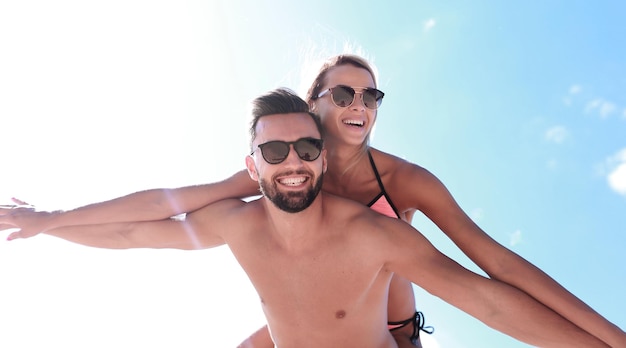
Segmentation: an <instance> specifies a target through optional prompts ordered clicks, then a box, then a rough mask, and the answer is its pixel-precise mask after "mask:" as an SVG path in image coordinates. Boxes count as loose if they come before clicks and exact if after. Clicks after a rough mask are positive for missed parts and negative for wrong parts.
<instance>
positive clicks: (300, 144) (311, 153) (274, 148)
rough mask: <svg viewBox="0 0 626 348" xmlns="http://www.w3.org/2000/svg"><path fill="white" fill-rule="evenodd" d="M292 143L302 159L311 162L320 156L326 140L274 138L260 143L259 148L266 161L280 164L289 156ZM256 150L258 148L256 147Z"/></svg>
mask: <svg viewBox="0 0 626 348" xmlns="http://www.w3.org/2000/svg"><path fill="white" fill-rule="evenodd" d="M292 144H293V148H294V149H295V150H296V153H297V154H298V157H300V159H302V160H303V161H308V162H311V161H315V160H316V159H317V158H318V157H319V156H320V153H322V148H323V144H324V142H323V141H322V139H315V138H301V139H298V140H296V141H280V140H274V141H268V142H267V143H264V144H260V145H259V146H258V147H257V149H261V155H263V159H264V160H265V162H267V163H269V164H278V163H281V162H282V161H284V160H285V159H286V158H287V156H289V151H290V150H291V145H292ZM254 151H256V149H254ZM254 151H252V153H250V155H252V154H253V153H254Z"/></svg>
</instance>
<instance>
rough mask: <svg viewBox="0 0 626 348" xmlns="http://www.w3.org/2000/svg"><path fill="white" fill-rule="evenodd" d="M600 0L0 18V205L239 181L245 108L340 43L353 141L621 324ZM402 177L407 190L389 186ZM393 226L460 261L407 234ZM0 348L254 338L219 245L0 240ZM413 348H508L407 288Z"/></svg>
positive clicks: (613, 41)
mask: <svg viewBox="0 0 626 348" xmlns="http://www.w3.org/2000/svg"><path fill="white" fill-rule="evenodd" d="M624 11H626V5H623V4H621V3H620V2H617V1H595V2H593V3H592V2H588V1H550V2H547V3H542V2H539V1H531V2H527V1H513V2H506V3H501V4H497V3H495V2H488V1H473V2H469V1H448V2H434V1H432V2H427V1H414V2H412V3H410V4H409V2H401V1H388V2H384V3H381V2H379V1H377V2H374V1H359V2H350V1H346V2H340V3H339V2H335V1H331V0H321V1H317V2H315V3H312V4H311V5H296V4H294V3H293V2H290V1H266V2H257V1H243V0H235V1H211V2H205V1H147V0H146V1H139V0H129V1H108V2H100V3H97V2H83V1H68V0H61V1H56V2H54V3H51V2H46V1H20V2H3V3H2V4H0V47H2V50H3V53H2V54H1V55H0V117H1V119H2V130H3V132H2V142H3V145H4V146H3V153H2V168H1V169H0V175H1V177H2V180H0V200H2V201H8V199H9V198H10V197H13V196H15V197H19V198H22V199H24V200H26V201H28V202H31V203H34V204H36V205H37V206H39V207H42V208H45V209H70V208H73V207H76V206H79V205H83V204H86V203H90V202H95V201H101V200H105V199H110V198H113V197H116V196H120V195H123V194H127V193H130V192H133V191H137V190H142V189H147V188H153V187H176V186H182V185H190V184H197V183H203V182H211V181H216V180H219V179H222V178H224V177H226V176H227V175H228V174H230V173H232V172H233V171H235V170H238V169H240V168H243V163H244V162H243V158H244V156H245V155H246V153H247V137H246V136H247V135H246V111H247V105H248V104H247V103H248V102H249V100H250V99H252V98H253V97H255V96H256V95H258V94H260V93H263V92H265V91H267V90H269V89H272V88H275V87H278V86H287V87H291V88H293V89H295V90H297V91H299V92H300V93H302V94H303V88H304V86H306V85H308V83H309V82H310V81H311V76H310V70H308V68H309V67H310V66H311V65H310V63H312V62H316V61H317V59H319V58H324V57H327V56H329V55H332V54H336V53H340V52H342V51H343V50H344V47H346V46H347V47H350V49H351V50H352V51H357V52H361V53H363V54H364V55H365V56H367V57H368V58H370V59H372V60H373V62H374V63H375V65H376V67H377V68H378V71H379V88H380V89H381V90H383V91H384V92H385V93H386V95H385V100H384V103H383V105H382V107H381V109H380V111H379V119H378V121H377V122H378V123H377V126H376V129H375V133H374V136H373V137H372V145H373V146H375V147H377V148H379V149H381V150H383V151H387V152H390V153H393V154H396V155H398V156H401V157H403V158H406V159H408V160H410V161H413V162H415V163H418V164H420V165H422V166H424V167H426V168H427V169H429V170H430V171H432V172H433V173H434V174H435V175H437V176H438V177H439V178H440V179H441V180H442V181H443V182H444V183H445V184H446V185H447V187H448V188H449V189H450V191H451V192H452V194H453V195H454V196H455V197H456V199H457V200H458V202H459V203H460V205H461V206H462V207H463V208H464V209H465V210H466V211H467V212H468V213H469V214H470V215H471V216H472V217H473V218H474V219H475V221H477V223H478V224H479V225H480V226H481V227H482V228H483V229H484V230H485V231H486V232H487V233H489V234H490V235H491V236H492V237H493V238H495V239H496V240H498V241H499V242H500V243H502V244H504V245H506V246H507V247H509V248H511V249H512V250H514V251H515V252H517V253H518V254H520V255H521V256H523V257H525V258H526V259H528V260H529V261H531V262H532V263H534V264H535V265H537V266H539V267H540V268H542V269H543V270H545V271H546V272H547V273H548V274H550V275H551V276H552V277H553V278H555V279H556V280H557V281H559V282H560V283H561V284H562V285H564V286H565V287H566V288H568V289H569V290H570V291H572V292H573V293H574V294H576V295H577V296H579V297H580V298H581V299H583V300H584V301H585V302H587V303H588V304H590V305H591V306H592V307H593V308H595V309H596V310H598V311H599V312H600V313H601V314H603V315H604V316H606V317H607V318H609V319H610V320H611V321H613V322H614V323H616V324H618V325H619V326H620V327H622V328H625V327H626V320H625V317H624V315H623V313H624V311H625V310H626V305H624V301H620V300H616V299H620V298H621V297H622V294H623V293H624V291H625V290H626V267H625V265H626V256H625V255H626V254H624V253H623V251H622V246H623V245H624V244H626V237H625V236H624V231H625V229H626V214H625V211H626V96H625V95H624V93H623V91H624V90H626V51H625V50H624V48H623V45H622V44H621V39H620V38H622V37H625V36H626V26H625V25H624V24H623V18H622V17H623V16H621V14H623V13H624ZM407 184H410V183H407ZM413 225H414V226H415V227H417V228H418V229H419V230H420V231H422V232H423V233H424V234H425V235H426V236H427V237H428V238H429V239H430V240H431V241H432V242H433V243H434V244H435V245H436V246H437V247H438V248H439V249H441V250H442V251H443V252H444V253H446V254H447V255H449V256H451V257H453V258H454V259H456V260H458V261H459V262H461V263H462V264H464V265H465V266H467V267H469V268H471V269H473V270H476V268H475V267H474V266H472V265H471V263H470V262H469V261H468V260H467V259H466V258H465V257H464V256H463V255H462V254H461V253H460V252H459V251H458V250H457V249H456V248H455V247H454V246H453V244H452V243H451V242H450V241H449V240H447V238H446V237H445V236H444V235H443V234H442V233H441V232H440V231H438V230H437V228H436V227H434V226H433V225H432V224H431V223H430V222H429V221H428V220H427V219H425V218H423V217H420V216H418V217H417V218H416V219H415V221H414V223H413ZM0 264H2V267H0V279H2V284H3V286H2V288H1V289H0V308H2V309H3V310H2V311H1V312H0V327H1V328H2V332H3V335H2V336H1V337H0V345H2V346H5V345H6V343H10V345H11V346H12V347H32V346H42V345H44V344H45V345H60V344H63V345H64V346H67V347H79V346H81V347H82V346H85V345H89V346H92V347H100V346H102V347H105V346H107V347H108V346H111V345H117V346H128V347H130V346H138V345H139V346H154V347H170V346H173V345H176V346H186V347H207V346H208V347H213V346H217V347H222V346H225V347H226V346H234V345H235V344H236V343H237V342H239V341H240V340H241V339H242V338H243V337H245V336H247V335H248V334H249V333H250V332H252V331H254V330H255V329H256V328H257V327H258V326H260V325H261V323H263V318H262V314H261V312H260V309H259V307H258V304H257V299H256V295H255V293H254V291H253V289H252V288H251V287H250V285H249V284H248V282H247V279H246V278H245V275H244V274H243V273H242V272H241V271H240V270H239V269H238V267H237V264H236V262H235V261H234V259H232V258H231V257H230V256H229V254H228V250H227V249H225V248H220V249H217V250H211V251H201V252H182V251H163V250H159V251H154V250H135V251H109V250H97V249H92V248H85V247H81V246H76V245H73V244H69V243H64V242H62V241H58V240H55V239H53V238H50V237H47V236H42V237H38V238H35V239H32V240H27V241H15V242H11V243H8V242H1V243H0ZM416 293H417V303H418V306H419V307H420V309H422V310H423V311H424V312H425V313H426V317H427V321H428V324H431V325H434V326H435V327H436V332H435V334H434V335H433V336H432V337H428V340H427V341H426V342H425V347H478V346H479V347H504V346H506V347H526V345H524V344H521V343H517V342H515V341H514V340H512V339H510V338H508V337H506V336H504V335H502V334H500V333H498V332H495V331H494V330H491V329H489V328H487V327H486V326H485V325H483V324H481V323H480V322H478V321H476V320H475V319H473V318H471V317H469V316H467V315H466V314H464V313H462V312H459V311H458V310H456V309H454V308H453V307H451V306H449V305H447V304H445V303H442V302H441V301H440V300H438V299H436V298H434V297H432V296H430V295H428V294H425V293H423V292H422V291H421V290H419V289H416Z"/></svg>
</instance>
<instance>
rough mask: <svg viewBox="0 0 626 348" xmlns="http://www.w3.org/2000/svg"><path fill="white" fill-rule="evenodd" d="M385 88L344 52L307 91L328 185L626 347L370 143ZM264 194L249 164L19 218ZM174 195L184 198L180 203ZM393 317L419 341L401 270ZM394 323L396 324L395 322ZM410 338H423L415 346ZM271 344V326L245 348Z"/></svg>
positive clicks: (402, 338)
mask: <svg viewBox="0 0 626 348" xmlns="http://www.w3.org/2000/svg"><path fill="white" fill-rule="evenodd" d="M382 98H383V94H382V92H380V91H378V90H376V80H375V75H374V73H373V70H372V68H371V67H370V65H369V63H368V62H367V61H365V60H364V59H362V58H360V57H358V56H353V55H339V56H336V57H332V58H331V59H329V60H328V61H327V62H326V63H325V64H324V65H323V66H322V68H321V70H320V72H319V74H318V75H317V77H316V78H315V80H314V82H313V84H312V85H311V87H310V88H309V91H308V93H307V96H306V100H307V101H308V103H309V105H310V107H311V110H312V111H313V112H315V113H317V114H319V115H320V117H321V119H322V122H323V125H324V128H325V131H326V134H325V136H326V140H325V141H326V148H327V160H328V171H327V173H326V174H325V178H324V184H323V185H324V186H323V189H324V191H326V192H330V193H333V194H337V195H340V196H344V197H348V198H351V199H353V200H355V201H358V202H361V203H363V204H366V205H368V206H371V207H372V209H375V210H377V211H379V212H381V213H384V214H387V215H390V216H393V217H398V218H401V219H403V220H405V221H407V222H410V221H411V219H412V217H413V214H414V213H415V212H416V211H418V210H419V211H421V212H422V213H424V214H425V215H426V216H427V217H428V218H429V219H431V220H432V221H433V222H434V223H435V224H436V225H437V226H438V227H439V228H440V229H441V230H442V231H443V232H444V233H445V234H446V235H447V236H448V237H449V238H450V239H451V240H452V241H453V242H454V243H455V244H456V245H457V246H458V247H459V248H460V249H461V250H462V251H463V252H464V253H465V254H466V255H467V256H468V257H469V258H470V259H471V260H472V261H473V262H475V263H476V264H477V265H478V266H479V267H480V268H481V269H482V270H483V271H485V272H486V273H487V274H488V275H489V276H490V277H491V278H494V279H498V280H499V281H502V282H505V283H507V284H509V285H512V286H514V287H516V288H518V289H520V290H522V291H524V292H526V293H528V294H530V295H531V296H533V297H534V298H535V299H537V300H538V301H539V302H542V303H543V304H544V305H546V306H547V307H549V308H551V309H553V310H554V311H556V312H557V313H559V314H561V315H562V316H563V317H565V318H566V319H568V320H570V321H571V322H573V323H574V324H576V325H578V326H579V327H581V328H582V329H584V330H586V331H588V332H589V333H591V334H592V335H594V336H596V337H598V338H599V339H601V340H603V341H604V342H606V343H607V344H609V345H610V346H613V347H623V346H626V334H625V333H624V332H623V331H622V330H621V329H619V328H618V327H617V326H615V325H614V324H612V323H610V322H609V321H607V320H606V319H605V318H603V317H602V316H600V315H599V314H598V313H596V312H595V311H594V310H593V309H591V308H590V307H589V306H587V305H586V304H585V303H583V302H582V301H580V300H579V299H578V298H576V297H575V296H574V295H572V294H571V293H569V292H568V291H567V290H566V289H564V288H563V287H562V286H561V285H559V284H558V283H557V282H555V281H554V280H553V279H551V278H550V277H549V276H548V275H546V274H545V273H543V272H542V271H541V270H539V269H538V268H537V267H535V266H533V265H532V264H530V263H529V262H527V261H526V260H524V259H523V258H521V257H520V256H518V255H516V254H515V253H513V252H512V251H510V250H508V249H506V248H505V247H503V246H501V245H500V244H498V243H497V242H496V241H495V240H493V239H492V238H491V237H489V236H488V235H487V234H486V233H485V232H484V231H482V230H481V229H480V227H478V226H477V225H476V224H475V223H474V222H473V221H472V220H471V219H470V218H469V217H468V216H467V214H466V213H465V212H464V211H463V210H462V209H461V208H460V207H459V206H458V204H457V203H456V201H455V200H454V198H453V197H452V195H451V194H450V193H449V192H448V190H447V189H446V187H445V186H444V185H443V184H442V183H441V182H440V181H439V180H438V179H437V177H435V176H434V175H433V174H431V173H430V172H428V171H427V170H426V169H424V168H422V167H420V166H418V165H416V164H413V163H410V162H407V161H405V160H402V159H400V158H398V157H395V156H393V155H390V154H387V153H384V152H382V151H379V150H377V149H375V148H372V147H370V146H369V135H370V133H371V130H372V127H373V125H374V122H375V121H376V115H377V108H378V106H380V102H381V101H382ZM256 194H258V191H257V186H256V184H255V183H254V182H253V181H251V180H250V179H249V178H248V176H247V174H246V173H245V172H244V171H242V172H240V173H237V174H235V175H234V176H232V177H231V178H229V179H227V180H225V181H222V182H219V183H214V184H207V185H202V186H194V187H185V188H179V189H173V190H170V189H168V190H149V191H143V192H138V193H134V194H131V195H129V196H125V197H122V198H118V199H115V200H112V201H108V202H103V203H98V204H94V205H90V206H86V207H82V208H79V209H76V210H73V211H69V212H65V213H58V214H52V215H50V216H48V217H45V218H41V219H39V218H37V219H31V220H27V221H24V222H20V223H18V224H17V225H19V226H20V227H22V230H21V231H20V232H16V233H15V234H12V235H11V236H10V237H9V238H10V239H14V238H19V237H28V236H30V235H33V234H35V233H37V232H39V231H41V230H46V229H51V228H54V227H58V226H65V225H78V224H94V223H104V222H122V221H139V220H141V221H143V220H156V219H162V218H167V217H170V216H173V215H177V214H180V213H183V212H189V211H193V210H195V209H198V208H200V207H202V206H204V205H206V204H209V203H211V202H214V201H216V200H219V199H221V198H225V197H247V196H251V195H256ZM174 202H175V204H174ZM388 319H389V321H390V324H392V322H395V323H396V324H398V325H396V326H398V327H399V329H398V330H394V331H392V333H393V334H394V337H395V338H396V341H397V342H398V345H399V347H411V346H418V347H419V346H420V343H419V340H415V339H414V338H417V336H418V334H419V330H420V327H421V326H422V325H423V323H422V320H421V313H419V312H417V313H416V312H415V300H414V298H413V291H412V287H411V284H410V283H409V282H407V281H406V280H404V279H401V278H399V277H395V278H394V279H393V280H392V283H391V285H390V290H389V304H388ZM396 326H391V325H390V329H392V328H394V327H396ZM411 342H414V343H413V344H412V343H411ZM266 346H267V347H272V346H273V344H272V343H271V340H270V337H269V334H268V332H267V329H266V328H262V329H261V330H259V331H258V332H257V333H255V334H253V335H252V336H251V337H250V339H248V340H247V341H246V342H244V343H243V344H242V347H266Z"/></svg>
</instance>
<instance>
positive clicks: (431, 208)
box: [392, 165, 626, 347]
mask: <svg viewBox="0 0 626 348" xmlns="http://www.w3.org/2000/svg"><path fill="white" fill-rule="evenodd" d="M400 172H402V175H403V176H404V177H400V178H394V182H401V183H407V182H411V183H412V184H411V185H404V187H403V191H398V190H396V191H394V193H392V197H394V198H395V196H396V195H401V196H403V199H406V198H407V197H410V199H411V202H412V203H411V204H412V205H411V206H412V207H414V208H415V209H418V210H420V211H422V212H423V213H424V214H425V215H426V216H427V217H428V218H429V219H431V220H432V221H433V222H434V223H435V224H436V225H437V226H438V227H439V228H440V229H441V230H442V231H443V232H444V233H445V234H446V235H447V236H448V237H449V238H450V239H451V240H452V241H453V242H454V243H455V244H456V245H457V246H458V247H459V248H460V249H461V250H462V251H463V252H464V253H465V254H466V255H467V256H468V257H469V258H470V259H471V260H472V261H473V262H475V263H476V264H477V265H478V266H479V267H480V268H481V269H482V270H484V271H485V272H486V273H487V274H488V275H489V276H490V277H491V278H493V279H497V280H499V281H502V282H504V283H507V284H509V285H511V286H514V287H516V288H517V289H520V290H522V291H524V292H526V293H527V294H529V295H530V296H532V297H534V298H535V299H537V300H538V301H540V302H541V303H543V304H544V305H545V306H547V307H549V308H551V309H552V310H554V311H555V312H557V313H559V314H560V315H562V316H563V317H564V318H566V319H568V320H569V321H571V322H572V323H574V324H576V325H577V326H579V327H581V328H583V329H584V330H586V331H587V332H589V333H591V334H592V335H594V336H596V337H598V338H599V339H601V340H603V341H604V342H606V343H608V344H609V345H611V346H613V347H626V334H625V333H624V331H623V330H621V329H620V328H619V327H617V326H616V325H615V324H613V323H611V322H609V321H608V320H606V319H605V318H604V317H602V316H601V315H600V314H598V313H597V312H596V311H594V310H593V309H592V308H591V307H589V306H588V305H587V304H586V303H584V302H583V301H581V300H580V299H578V298H577V297H576V296H574V295H573V294H572V293H570V292H569V291H568V290H566V289H565V288H564V287H563V286H561V285H560V284H559V283H557V282H556V281H555V280H554V279H552V278H551V277H550V276H548V275H547V274H546V273H544V272H543V271H541V270H540V269H539V268H537V267H536V266H534V265H533V264H531V263H530V262H528V261H526V260H525V259H524V258H522V257H520V256H519V255H517V254H516V253H514V252H512V251H511V250H509V249H507V248H505V247H504V246H502V245H501V244H499V243H497V242H496V241H495V240H493V239H492V238H491V237H489V235H487V234H486V233H485V232H484V231H483V230H482V229H480V227H478V226H477V225H476V224H475V223H474V222H473V221H472V219H470V218H469V217H468V216H467V214H465V212H464V211H463V210H462V209H461V208H460V207H459V205H458V204H457V203H456V201H455V200H454V198H453V197H452V195H451V194H450V192H449V191H448V190H447V189H446V187H445V186H444V185H443V184H442V183H441V182H440V181H439V180H438V179H437V178H436V177H435V176H434V175H433V174H431V173H430V172H428V171H426V170H425V169H423V168H421V167H418V166H413V165H412V166H411V168H410V169H403V170H402V171H400ZM407 186H408V187H407Z"/></svg>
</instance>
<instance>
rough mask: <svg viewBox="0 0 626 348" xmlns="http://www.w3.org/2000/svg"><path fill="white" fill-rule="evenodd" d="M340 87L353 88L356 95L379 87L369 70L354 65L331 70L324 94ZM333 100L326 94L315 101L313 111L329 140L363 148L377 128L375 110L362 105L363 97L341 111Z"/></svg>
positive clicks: (324, 87) (327, 75)
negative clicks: (375, 127)
mask: <svg viewBox="0 0 626 348" xmlns="http://www.w3.org/2000/svg"><path fill="white" fill-rule="evenodd" d="M337 85H345V86H350V87H352V88H354V89H355V90H356V91H357V92H360V91H361V90H362V89H361V88H362V87H370V88H375V87H376V86H375V84H374V79H373V78H372V75H370V73H369V72H368V71H367V70H365V69H362V68H357V67H355V66H353V65H340V66H336V67H334V68H332V69H330V70H329V71H328V72H327V74H326V84H325V85H324V86H322V89H321V91H322V92H323V91H325V90H327V89H328V88H332V87H335V86H337ZM331 98H332V96H331V95H330V93H327V94H325V95H324V96H322V97H321V98H318V99H316V100H314V101H313V104H312V107H313V109H312V111H313V112H315V113H317V114H318V115H319V116H320V118H321V119H322V124H323V126H324V129H325V130H326V136H327V138H328V140H331V141H333V142H344V143H348V144H351V145H361V144H363V143H364V142H365V141H366V139H367V137H368V135H369V134H370V132H371V130H372V127H373V126H374V121H375V120H376V110H372V109H368V108H366V107H365V105H363V100H362V98H361V94H360V93H356V94H355V95H354V101H353V102H352V105H350V106H349V107H343V108H342V107H338V106H336V105H335V104H333V101H332V99H331Z"/></svg>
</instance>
